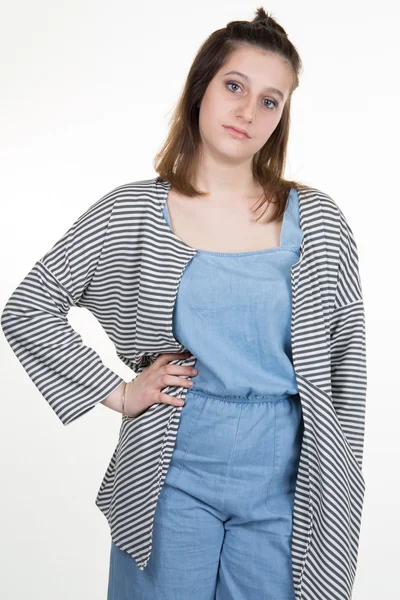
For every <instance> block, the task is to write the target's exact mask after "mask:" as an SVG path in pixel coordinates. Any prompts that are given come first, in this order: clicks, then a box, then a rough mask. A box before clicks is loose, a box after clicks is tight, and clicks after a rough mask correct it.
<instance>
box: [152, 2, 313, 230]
mask: <svg viewBox="0 0 400 600" xmlns="http://www.w3.org/2000/svg"><path fill="white" fill-rule="evenodd" d="M243 45H253V46H255V47H257V48H262V49H264V50H267V51H269V52H274V53H276V54H278V55H279V56H280V57H282V58H283V59H284V60H286V61H287V62H288V63H289V64H290V65H291V66H292V68H293V87H292V90H291V92H290V94H289V98H288V99H287V101H286V104H285V106H284V109H283V112H282V116H281V119H280V122H279V124H278V125H277V127H276V128H275V130H274V131H273V133H272V135H271V136H270V138H269V139H268V140H267V142H266V143H265V144H264V146H263V147H262V148H261V149H260V150H259V151H258V152H256V153H255V155H254V157H253V163H252V171H253V177H254V179H255V180H256V181H257V182H258V183H259V184H260V185H261V186H262V188H263V196H262V198H261V200H260V202H259V204H258V205H257V206H256V207H255V209H254V211H257V210H258V209H259V208H261V207H262V206H264V205H266V208H267V207H268V203H269V202H271V203H276V207H275V211H274V213H273V215H272V217H271V218H270V220H271V221H272V220H274V219H278V218H280V217H281V216H282V215H283V212H284V210H285V206H286V200H287V197H288V194H289V191H290V189H291V188H292V187H294V188H296V189H298V188H300V187H302V186H303V185H304V184H302V183H301V182H299V181H294V180H287V179H284V178H283V171H284V169H285V164H286V154H287V144H288V138H289V124H290V101H291V96H292V93H293V91H294V90H295V89H296V88H297V87H298V85H299V73H300V72H301V70H302V63H301V59H300V56H299V54H298V52H297V50H296V48H295V47H294V45H293V44H292V42H290V41H289V39H288V36H287V33H286V31H285V30H284V29H283V27H281V25H279V24H278V23H277V22H276V21H275V19H273V18H272V17H271V16H270V15H269V14H267V13H266V12H265V11H264V9H263V8H262V7H260V8H258V9H257V10H256V16H255V18H254V19H253V21H231V22H230V23H228V24H227V26H226V27H224V28H223V29H218V30H217V31H215V32H214V33H212V34H211V35H210V36H209V37H208V38H207V39H206V40H205V42H203V44H202V45H201V47H200V48H199V50H198V52H197V55H196V57H195V59H194V61H193V63H192V66H191V68H190V71H189V74H188V77H187V80H186V84H185V87H184V90H183V92H182V95H181V97H180V99H179V101H178V103H177V105H176V108H175V110H174V112H173V115H172V118H171V126H170V130H169V134H168V136H167V138H166V141H165V142H164V144H163V146H162V148H161V150H160V151H159V152H158V154H157V155H156V157H155V159H154V169H155V171H156V172H157V173H158V177H157V179H158V180H160V181H164V180H166V181H168V182H169V183H170V184H171V187H174V188H175V189H176V190H178V192H179V193H181V194H183V195H185V196H189V197H192V196H204V195H207V193H206V192H203V191H201V190H198V189H196V187H194V186H193V185H192V183H191V182H192V181H193V180H194V175H195V169H196V162H197V161H196V159H197V157H198V150H199V145H200V142H201V137H200V132H199V106H200V103H201V100H202V98H203V95H204V93H205V91H206V89H207V86H208V84H209V83H210V81H211V80H212V78H213V77H214V75H215V74H216V73H217V71H219V69H221V68H222V67H223V65H224V64H225V62H226V61H227V60H228V59H229V57H230V55H231V54H232V53H233V52H234V51H235V50H236V49H237V48H239V47H241V46H243ZM263 214H264V213H263ZM263 214H261V215H260V217H259V218H261V217H262V216H263ZM259 218H258V219H259ZM258 219H257V221H258Z"/></svg>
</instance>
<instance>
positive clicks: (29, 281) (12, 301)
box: [1, 190, 123, 425]
mask: <svg viewBox="0 0 400 600" xmlns="http://www.w3.org/2000/svg"><path fill="white" fill-rule="evenodd" d="M116 198H117V193H116V192H115V191H114V190H113V191H111V192H109V193H108V194H106V195H105V196H103V197H102V198H100V200H98V201H97V202H95V203H94V204H93V205H92V206H90V207H89V209H88V210H87V211H86V212H85V213H84V214H83V215H82V216H80V217H79V218H78V219H77V220H76V221H75V223H74V224H73V225H72V226H71V227H70V228H69V229H68V231H67V232H66V233H65V234H64V235H63V236H62V237H61V238H60V239H59V240H58V241H57V242H56V243H55V245H54V246H53V248H52V249H51V250H49V251H48V252H47V253H46V254H45V255H44V256H43V257H42V258H41V259H40V260H38V261H37V262H36V263H35V265H34V266H33V268H32V269H31V271H30V272H29V273H28V274H27V275H26V277H25V278H24V279H23V280H22V281H21V283H20V284H19V285H18V286H17V288H16V289H15V290H14V292H13V293H12V295H11V296H10V298H9V299H8V301H7V303H6V305H5V307H4V309H3V312H2V315H1V327H2V330H3V332H4V335H5V337H6V339H7V341H8V343H9V345H10V346H11V348H12V350H13V351H14V353H15V354H16V356H17V358H18V360H19V361H20V363H21V364H22V366H23V367H24V369H25V371H26V372H27V373H28V375H29V377H30V378H31V380H32V381H33V383H34V384H35V386H36V387H37V388H38V390H39V391H40V393H41V394H42V395H43V396H44V398H45V400H46V401H47V402H48V403H49V404H50V406H51V408H52V409H53V410H54V412H55V413H56V415H57V416H58V417H59V419H60V420H61V422H62V423H63V424H64V425H67V424H69V423H71V422H72V421H74V420H75V419H77V418H78V417H80V416H81V415H83V414H85V413H86V412H88V411H89V410H91V409H92V408H94V406H95V405H96V404H97V403H99V402H102V401H103V400H105V399H106V398H107V397H108V395H109V394H111V392H113V391H114V390H115V389H116V388H117V387H118V386H119V385H120V384H121V383H122V382H123V379H122V378H121V377H120V376H119V375H117V374H116V373H114V372H113V371H111V370H110V369H109V368H108V367H106V366H105V365H104V363H103V362H102V361H101V359H100V356H99V355H98V354H97V353H96V352H95V351H94V350H93V349H92V348H90V347H88V346H85V345H84V344H83V342H82V338H81V336H80V335H79V334H78V333H77V332H76V331H75V330H74V329H73V328H72V327H71V326H70V324H69V322H68V318H67V315H68V312H69V310H70V308H71V306H79V300H80V298H81V297H82V295H83V293H84V291H85V289H86V288H87V287H88V286H89V284H90V282H91V279H92V277H93V275H94V273H95V270H96V267H97V264H98V262H99V259H100V255H101V252H102V248H103V244H104V241H105V237H106V233H107V228H108V226H109V222H110V219H111V217H112V212H113V208H114V204H115V201H116Z"/></svg>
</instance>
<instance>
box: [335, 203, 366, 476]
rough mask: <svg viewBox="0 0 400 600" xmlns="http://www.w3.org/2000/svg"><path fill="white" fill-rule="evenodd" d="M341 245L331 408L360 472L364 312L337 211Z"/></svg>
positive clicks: (348, 236) (350, 240)
mask: <svg viewBox="0 0 400 600" xmlns="http://www.w3.org/2000/svg"><path fill="white" fill-rule="evenodd" d="M339 222H340V244H339V266H338V274H337V282H336V292H335V302H334V307H333V312H332V319H331V327H330V343H331V384H332V398H333V404H334V408H335V411H336V414H337V416H338V419H339V421H340V424H341V427H342V429H343V432H344V434H345V435H346V437H347V440H348V442H349V445H350V447H351V449H352V450H353V453H354V455H355V457H356V460H357V461H358V464H359V466H360V469H362V461H363V450H364V432H365V408H366V392H367V366H366V331H365V311H364V302H363V295H362V286H361V278H360V272H359V261H358V250H357V244H356V241H355V239H354V235H353V231H352V229H351V227H350V226H349V224H348V222H347V220H346V218H345V217H344V215H343V213H342V211H341V210H340V209H339Z"/></svg>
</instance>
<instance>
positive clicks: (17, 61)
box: [0, 0, 400, 600]
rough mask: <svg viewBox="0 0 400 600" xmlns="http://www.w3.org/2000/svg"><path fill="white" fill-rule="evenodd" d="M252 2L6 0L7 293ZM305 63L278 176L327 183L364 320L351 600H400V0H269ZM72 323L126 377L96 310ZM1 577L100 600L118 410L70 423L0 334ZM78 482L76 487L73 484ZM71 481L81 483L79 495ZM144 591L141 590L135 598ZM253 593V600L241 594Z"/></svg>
mask: <svg viewBox="0 0 400 600" xmlns="http://www.w3.org/2000/svg"><path fill="white" fill-rule="evenodd" d="M261 5H262V4H258V3H257V2H254V3H253V4H251V3H249V2H245V1H244V0H242V1H236V2H235V1H233V0H229V1H227V0H220V2H218V3H216V2H215V1H213V2H207V1H205V2H204V1H203V2H201V4H200V5H199V4H198V3H194V2H192V3H190V2H182V1H178V0H170V1H169V2H167V3H164V2H160V1H159V0H158V1H156V2H151V3H149V4H143V5H141V4H139V3H135V2H132V1H129V2H128V1H125V0H114V1H113V2H111V1H100V0H96V1H94V0H91V1H88V0H79V1H78V0H69V1H68V2H60V1H59V0H52V1H50V0H48V1H45V0H36V1H35V2H28V0H12V1H11V0H2V1H1V4H0V7H1V13H0V61H1V63H0V64H1V66H0V68H1V71H0V85H1V93H0V119H1V123H0V126H1V136H0V153H1V157H0V164H1V203H2V204H1V208H2V222H1V231H2V235H1V238H0V243H1V246H2V248H1V257H2V268H1V298H0V301H1V302H0V304H1V305H2V306H3V305H4V304H5V302H6V301H7V299H8V297H9V296H10V294H11V293H12V291H13V290H14V289H15V287H16V286H17V285H18V284H19V282H20V281H21V280H22V279H23V277H24V276H25V275H26V274H27V273H28V271H29V270H30V269H31V268H32V267H33V264H34V263H35V261H36V260H37V259H38V258H39V257H41V256H42V255H43V254H44V253H45V252H46V251H47V250H48V249H50V248H51V247H52V246H53V244H54V243H55V241H56V240H57V239H58V238H59V237H61V235H62V234H63V233H64V231H65V230H66V229H67V228H68V227H69V226H70V225H72V223H73V222H74V221H75V219H76V218H77V217H78V216H79V215H81V214H82V213H83V212H84V211H85V210H86V209H87V208H88V207H89V206H90V205H91V204H92V203H94V202H95V201H96V200H97V199H99V198H100V197H101V196H103V195H104V194H105V193H106V192H108V191H110V190H111V189H113V188H114V187H116V186H118V185H121V184H124V183H128V182H131V181H135V180H141V179H147V178H150V177H153V176H155V175H156V173H155V172H154V170H153V158H154V156H155V154H156V152H157V151H158V150H159V149H160V147H161V144H162V142H163V140H164V139H165V136H166V135H167V130H168V119H169V117H170V115H171V114H172V109H173V107H174V105H175V103H176V101H177V99H178V97H179V95H180V93H181V91H182V89H183V85H184V81H185V78H186V76H187V73H188V70H189V67H190V65H191V62H192V60H193V58H194V56H195V53H196V52H197V49H198V47H199V46H200V44H201V43H202V42H203V41H204V40H205V38H206V37H208V35H209V34H210V33H211V32H212V31H214V30H216V29H219V28H221V27H224V26H225V25H226V23H227V22H228V21H230V20H239V19H245V20H251V19H252V18H253V17H254V15H255V10H256V8H257V7H258V6H261ZM262 6H263V7H264V9H265V10H266V11H268V12H272V15H273V16H274V17H275V18H276V19H277V20H278V22H280V23H281V24H282V26H283V27H284V28H285V29H286V31H287V32H288V34H289V37H290V39H291V41H292V42H293V43H294V44H295V45H296V47H297V49H298V51H299V52H300V55H301V57H302V60H303V63H304V71H303V74H302V75H301V81H300V87H299V88H298V89H297V90H296V91H295V93H294V96H293V100H292V126H291V136H290V146H289V159H288V163H287V171H286V176H287V177H289V178H294V179H299V180H301V181H303V182H304V183H306V184H308V185H311V186H313V187H316V188H318V189H320V190H323V191H324V192H326V193H328V194H330V195H331V196H332V197H333V198H334V199H335V200H336V201H337V202H338V204H339V206H340V207H341V208H342V210H343V212H344V214H345V215H346V218H347V220H348V222H349V224H350V226H351V227H352V229H353V232H354V234H355V237H356V241H357V245H358V249H359V256H360V272H361V277H362V283H363V292H364V300H365V308H366V316H367V355H368V356H367V358H368V398H367V427H366V441H365V453H364V467H363V471H364V476H365V479H366V484H367V487H366V496H365V504H364V513H363V523H362V531H361V538H360V549H359V563H358V569H357V576H356V582H355V587H354V595H353V598H354V600H369V599H375V598H385V600H392V599H393V600H394V599H395V598H397V597H398V565H397V559H398V540H399V534H400V531H399V524H400V520H399V467H398V463H399V458H400V453H399V417H400V410H399V401H400V394H399V358H400V353H399V342H398V340H399V335H400V331H399V311H398V303H399V296H398V294H397V293H396V291H397V288H396V286H397V284H398V270H399V266H398V245H397V244H398V243H399V239H400V224H399V221H398V217H399V186H398V182H397V179H396V177H397V174H398V172H399V168H398V164H399V150H398V145H399V111H400V94H399V59H400V48H399V34H398V23H399V15H398V14H397V12H396V11H397V4H396V3H395V2H389V0H387V1H383V2H379V4H378V5H377V6H378V8H379V12H378V10H377V8H375V7H376V5H375V3H372V2H365V1H364V2H361V1H352V2H349V1H346V2H344V1H343V0H338V1H336V2H335V3H334V4H332V3H330V4H327V3H321V2H317V1H316V0H314V1H312V0H304V1H303V2H300V3H299V2H294V1H288V0H286V1H285V0H279V2H278V1H277V0H274V1H270V2H268V3H267V4H263V5H262ZM69 319H70V323H71V324H72V326H73V327H74V328H76V329H77V330H78V331H79V333H81V335H82V336H83V339H84V342H85V343H86V344H88V345H90V346H92V347H94V348H96V350H97V351H98V352H99V354H100V355H101V357H102V358H103V360H104V362H105V363H106V364H107V366H109V367H110V368H112V369H113V370H114V371H115V372H117V373H119V374H120V375H121V376H122V377H125V378H126V379H128V378H129V377H130V376H131V371H130V370H129V369H128V368H127V367H126V366H125V365H124V364H123V363H121V362H120V361H119V359H118V358H117V357H116V355H115V352H114V346H113V345H112V344H111V342H110V340H109V339H108V338H107V337H106V334H105V332H104V331H103V329H102V328H101V327H100V325H99V323H98V322H97V321H96V319H95V318H94V317H93V316H92V315H91V313H89V312H88V311H87V310H85V309H77V308H73V309H72V310H71V312H70V315H69ZM0 352H1V369H2V384H1V385H2V399H1V400H2V401H1V420H0V423H1V425H0V426H1V430H0V440H1V442H0V443H1V454H0V456H1V495H0V502H1V505H0V527H1V548H0V561H1V569H0V570H1V577H0V596H1V597H2V598H7V600H17V599H18V600H20V599H21V600H22V599H26V598H28V597H29V598H35V599H36V598H38V599H39V598H40V600H47V599H49V600H50V599H51V600H55V599H57V600H67V599H68V600H69V599H74V600H92V599H93V600H105V599H106V591H107V582H108V567H109V564H108V561H109V547H110V538H109V530H108V524H107V521H106V519H105V517H104V516H103V515H102V513H101V512H100V511H99V510H98V508H97V507H96V506H95V504H94V499H95V496H96V494H97V491H98V487H99V485H100V482H101V480H102V477H103V475H104V473H105V470H106V467H107V465H108V462H109V460H110V458H111V455H112V452H113V451H114V448H115V445H116V443H117V438H118V432H119V425H120V415H119V413H117V412H115V411H112V410H110V409H108V408H106V407H104V406H103V405H99V406H97V407H96V408H95V409H94V410H92V411H90V412H89V413H87V415H84V416H83V417H82V418H80V419H78V420H77V421H76V422H74V423H72V424H71V425H70V426H68V427H64V426H63V425H62V424H61V422H60V421H59V420H58V418H57V417H56V415H55V413H54V412H53V411H52V409H51V408H50V407H49V406H48V404H47V403H46V402H45V400H44V399H43V397H42V396H41V395H40V393H39V392H38V390H37V389H36V388H35V386H34V385H33V383H32V382H31V380H30V379H29V377H28V375H27V374H26V373H25V371H24V370H23V368H22V367H21V365H20V364H19V362H18V360H17V358H16V357H15V355H14V354H13V352H12V351H11V349H10V347H9V346H8V344H7V342H6V340H5V338H4V336H2V337H1V343H0ZM71 490H72V493H71ZM74 490H75V492H74ZM138 600H139V599H138ZM249 600H251V599H249Z"/></svg>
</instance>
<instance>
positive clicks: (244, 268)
mask: <svg viewBox="0 0 400 600" xmlns="http://www.w3.org/2000/svg"><path fill="white" fill-rule="evenodd" d="M163 215H164V218H165V220H166V222H167V223H168V225H169V227H170V228H171V229H172V227H171V221H170V218H169V213H168V207H167V202H165V204H164V207H163ZM302 238H303V232H302V230H301V229H300V220H299V204H298V195H297V191H296V189H295V188H292V189H291V191H290V193H289V196H288V202H287V206H286V210H285V213H284V217H283V222H282V229H281V237H280V245H279V246H278V247H276V248H268V249H265V250H259V251H253V252H235V253H231V252H212V251H206V250H201V249H199V250H197V253H196V255H195V256H194V257H193V258H192V260H191V261H190V262H189V263H188V265H187V266H186V268H185V270H184V272H183V274H182V278H181V280H180V284H179V288H178V292H177V298H176V302H175V306H174V312H173V333H174V337H175V338H176V339H177V340H178V341H179V342H180V343H181V344H183V345H184V346H185V347H186V348H188V349H189V350H190V351H191V352H192V354H193V355H194V356H195V357H197V361H196V368H197V369H198V371H199V373H198V375H196V376H195V377H193V381H194V382H195V383H194V386H193V388H192V389H199V390H203V391H206V392H209V393H215V394H237V395H245V396H247V395H254V394H260V395H262V394H265V393H271V394H283V393H290V394H295V393H298V388H297V384H296V379H295V374H294V369H293V364H292V348H291V316H292V298H291V267H292V265H293V264H294V263H295V262H297V261H298V260H299V256H300V244H301V241H302Z"/></svg>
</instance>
